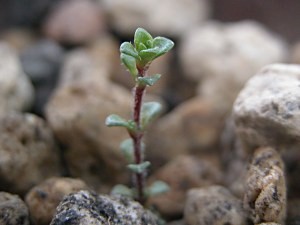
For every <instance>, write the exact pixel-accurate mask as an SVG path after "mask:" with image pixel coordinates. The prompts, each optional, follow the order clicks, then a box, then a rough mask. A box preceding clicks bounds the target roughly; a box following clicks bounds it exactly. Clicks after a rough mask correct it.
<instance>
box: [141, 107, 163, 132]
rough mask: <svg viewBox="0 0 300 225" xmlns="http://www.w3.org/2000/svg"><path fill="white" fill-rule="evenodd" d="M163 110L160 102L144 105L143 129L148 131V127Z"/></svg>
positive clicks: (142, 114) (142, 115)
mask: <svg viewBox="0 0 300 225" xmlns="http://www.w3.org/2000/svg"><path fill="white" fill-rule="evenodd" d="M161 109H162V107H161V104H160V103H158V102H146V103H144V104H143V106H142V112H141V126H142V129H146V127H147V126H148V125H149V124H150V123H151V122H152V121H153V120H154V119H155V118H156V117H157V116H158V115H159V113H160V112H161Z"/></svg>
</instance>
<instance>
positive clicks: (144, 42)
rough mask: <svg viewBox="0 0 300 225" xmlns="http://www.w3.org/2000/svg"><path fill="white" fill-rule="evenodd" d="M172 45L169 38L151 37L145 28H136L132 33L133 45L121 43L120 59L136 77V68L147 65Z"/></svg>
mask: <svg viewBox="0 0 300 225" xmlns="http://www.w3.org/2000/svg"><path fill="white" fill-rule="evenodd" d="M173 46H174V43H173V41H171V40H170V39H168V38H164V37H156V38H153V37H152V36H151V34H149V33H148V32H147V31H146V30H145V29H143V28H138V29H137V30H136V31H135V34H134V46H133V45H132V44H131V43H129V42H124V43H122V44H121V46H120V52H121V61H122V63H123V64H124V65H125V66H126V68H127V69H128V70H129V72H130V73H131V75H132V76H133V77H134V78H136V76H137V75H138V68H140V69H142V68H144V67H145V66H146V65H149V64H150V63H151V62H152V61H153V60H154V59H156V58H157V57H159V56H161V55H163V54H165V53H167V52H168V51H170V50H171V49H172V48H173Z"/></svg>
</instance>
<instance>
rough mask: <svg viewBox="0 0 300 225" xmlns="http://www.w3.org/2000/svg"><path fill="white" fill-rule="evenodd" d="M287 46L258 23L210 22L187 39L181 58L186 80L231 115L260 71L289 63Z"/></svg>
mask: <svg viewBox="0 0 300 225" xmlns="http://www.w3.org/2000/svg"><path fill="white" fill-rule="evenodd" d="M286 45H287V44H286V43H285V42H283V41H282V40H281V39H280V38H278V37H277V36H276V35H274V34H272V33H271V32H269V31H268V30H266V29H265V28H264V27H263V26H262V25H260V24H258V23H255V22H251V21H242V22H238V23H228V24H222V23H218V22H209V23H207V24H206V25H204V26H201V27H200V26H199V27H198V28H195V29H193V30H191V31H190V32H188V33H187V34H186V35H185V37H184V38H183V41H182V44H181V46H180V52H179V56H180V60H181V63H182V66H183V71H184V72H185V74H186V76H188V77H189V78H190V79H192V80H194V81H196V82H198V83H199V87H198V93H199V94H200V95H201V96H202V97H203V98H205V99H206V98H207V99H210V101H212V102H213V103H214V104H217V105H218V106H219V108H220V109H222V111H223V112H224V113H228V112H230V111H231V108H232V104H233V102H234V100H235V98H236V96H237V95H238V93H239V91H240V90H241V89H242V87H243V86H244V84H245V82H246V81H247V80H248V79H249V78H250V77H251V76H252V75H253V74H254V73H255V72H256V71H257V70H258V69H260V68H261V67H262V66H265V65H267V64H270V63H276V62H282V61H283V60H285V59H286V57H287V47H286Z"/></svg>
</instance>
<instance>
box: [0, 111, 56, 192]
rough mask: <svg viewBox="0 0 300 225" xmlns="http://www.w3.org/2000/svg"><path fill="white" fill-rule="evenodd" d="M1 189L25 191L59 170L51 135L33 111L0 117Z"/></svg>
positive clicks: (54, 174) (12, 113) (11, 113)
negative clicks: (31, 112)
mask: <svg viewBox="0 0 300 225" xmlns="http://www.w3.org/2000/svg"><path fill="white" fill-rule="evenodd" d="M0 133H1V135H0V155H1V157H0V189H1V190H6V191H10V192H13V193H18V194H21V195H23V194H25V193H26V192H27V191H28V190H29V189H30V188H31V187H33V186H34V185H36V184H38V183H40V182H41V181H43V180H44V179H46V178H48V177H51V176H58V175H60V173H61V166H60V158H59V152H58V149H57V146H56V144H55V141H54V137H53V134H52V132H51V131H50V129H49V128H48V127H47V125H46V124H45V122H44V121H43V120H42V119H40V118H38V117H37V116H35V115H32V114H20V113H17V112H10V113H9V114H7V115H5V116H2V117H1V118H0Z"/></svg>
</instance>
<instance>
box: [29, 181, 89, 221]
mask: <svg viewBox="0 0 300 225" xmlns="http://www.w3.org/2000/svg"><path fill="white" fill-rule="evenodd" d="M86 189H88V187H87V185H86V184H85V183H84V182H83V181H82V180H80V179H74V178H66V177H57V178H50V179H47V180H45V181H44V182H42V183H41V184H39V185H37V186H35V187H33V188H32V189H31V190H30V191H29V192H28V193H27V195H26V198H25V201H26V204H27V206H28V208H29V212H30V219H31V222H32V223H33V224H37V225H48V224H50V222H51V220H52V218H53V216H54V214H55V210H56V207H57V206H58V205H59V203H60V202H61V201H62V200H63V198H64V196H66V195H68V194H71V193H75V192H78V191H80V190H86Z"/></svg>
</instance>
